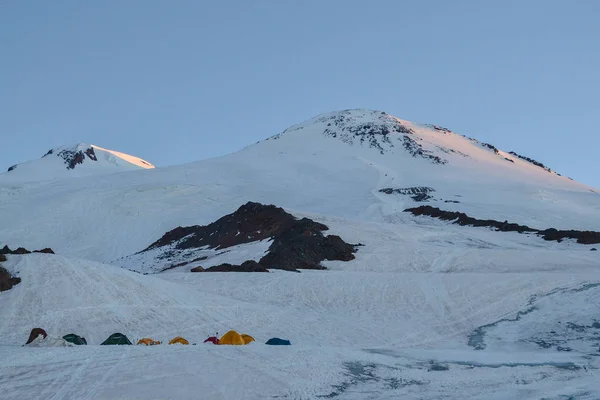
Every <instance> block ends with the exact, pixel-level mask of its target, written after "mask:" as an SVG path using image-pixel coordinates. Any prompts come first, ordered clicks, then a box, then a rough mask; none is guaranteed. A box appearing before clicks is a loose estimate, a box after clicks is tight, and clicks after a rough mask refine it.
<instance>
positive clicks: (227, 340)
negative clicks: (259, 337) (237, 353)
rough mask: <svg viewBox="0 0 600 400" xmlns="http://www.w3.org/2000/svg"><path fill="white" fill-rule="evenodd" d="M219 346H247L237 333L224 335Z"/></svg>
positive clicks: (231, 332)
mask: <svg viewBox="0 0 600 400" xmlns="http://www.w3.org/2000/svg"><path fill="white" fill-rule="evenodd" d="M219 344H220V345H221V344H231V345H235V346H240V345H244V344H246V342H244V339H243V338H242V336H241V335H240V334H239V333H237V332H236V331H229V332H227V333H226V334H224V335H223V336H222V337H221V339H219Z"/></svg>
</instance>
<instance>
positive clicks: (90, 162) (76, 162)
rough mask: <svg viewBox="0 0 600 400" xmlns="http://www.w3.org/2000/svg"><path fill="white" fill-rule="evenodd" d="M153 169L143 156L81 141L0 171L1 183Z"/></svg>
mask: <svg viewBox="0 0 600 400" xmlns="http://www.w3.org/2000/svg"><path fill="white" fill-rule="evenodd" d="M150 168H154V165H152V164H150V163H149V162H148V161H145V160H142V159H141V158H138V157H134V156H131V155H129V154H125V153H120V152H118V151H114V150H108V149H104V148H102V147H99V146H96V145H93V144H92V145H88V144H85V143H79V144H77V145H73V146H62V147H57V148H54V149H51V150H49V151H48V152H47V153H46V154H45V155H44V156H43V157H42V158H40V159H38V160H33V161H28V162H24V163H22V164H17V165H13V166H12V167H10V168H9V169H8V171H7V172H5V173H3V174H0V184H2V183H4V184H9V183H10V184H22V183H28V182H39V181H42V182H44V181H48V180H55V179H62V178H72V177H82V176H97V175H103V174H110V173H116V172H125V171H135V170H138V169H150Z"/></svg>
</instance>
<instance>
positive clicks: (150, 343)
mask: <svg viewBox="0 0 600 400" xmlns="http://www.w3.org/2000/svg"><path fill="white" fill-rule="evenodd" d="M137 344H145V345H146V346H154V345H157V344H160V342H157V341H155V340H153V339H150V338H143V339H140V340H138V342H137Z"/></svg>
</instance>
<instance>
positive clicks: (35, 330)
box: [25, 328, 48, 344]
mask: <svg viewBox="0 0 600 400" xmlns="http://www.w3.org/2000/svg"><path fill="white" fill-rule="evenodd" d="M39 335H42V336H43V337H44V339H46V336H48V334H47V333H46V331H45V330H43V329H42V328H33V329H32V330H31V333H30V334H29V339H28V340H27V343H25V344H29V343H31V342H33V341H34V340H35V339H37V337H38V336H39Z"/></svg>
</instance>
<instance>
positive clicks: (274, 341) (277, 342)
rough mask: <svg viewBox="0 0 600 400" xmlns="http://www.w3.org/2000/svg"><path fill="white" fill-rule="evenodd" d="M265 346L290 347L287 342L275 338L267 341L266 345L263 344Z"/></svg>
mask: <svg viewBox="0 0 600 400" xmlns="http://www.w3.org/2000/svg"><path fill="white" fill-rule="evenodd" d="M265 344H270V345H273V346H289V345H291V343H290V341H289V340H285V339H279V338H276V337H274V338H271V339H269V340H267V343H265Z"/></svg>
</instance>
